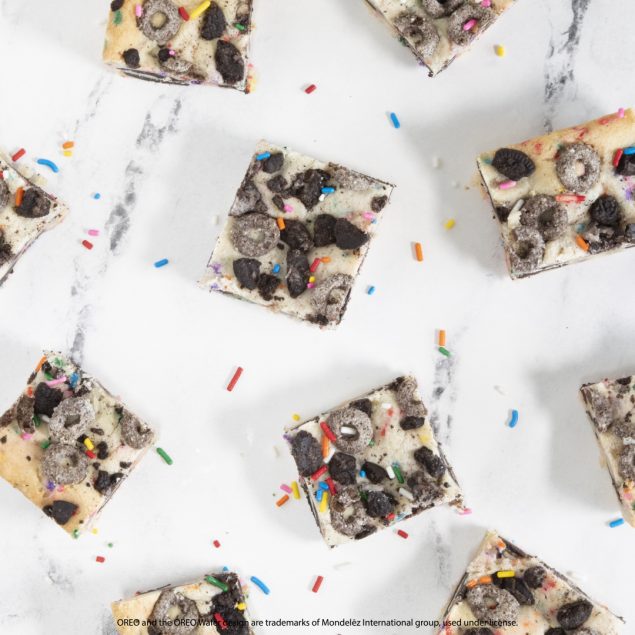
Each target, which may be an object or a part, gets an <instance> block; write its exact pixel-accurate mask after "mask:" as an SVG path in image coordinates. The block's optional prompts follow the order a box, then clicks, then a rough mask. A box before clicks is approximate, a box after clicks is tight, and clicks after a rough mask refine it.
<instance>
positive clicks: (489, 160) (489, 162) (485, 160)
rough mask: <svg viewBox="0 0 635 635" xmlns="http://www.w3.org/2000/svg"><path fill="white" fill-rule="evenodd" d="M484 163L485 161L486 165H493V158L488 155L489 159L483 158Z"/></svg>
mask: <svg viewBox="0 0 635 635" xmlns="http://www.w3.org/2000/svg"><path fill="white" fill-rule="evenodd" d="M483 163H485V165H492V160H491V159H490V158H489V157H488V158H487V159H483Z"/></svg>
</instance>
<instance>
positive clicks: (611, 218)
mask: <svg viewBox="0 0 635 635" xmlns="http://www.w3.org/2000/svg"><path fill="white" fill-rule="evenodd" d="M589 214H590V215H591V219H592V220H593V221H595V222H596V223H597V224H598V225H608V226H611V227H615V226H617V225H619V224H620V220H621V218H622V209H621V208H620V204H619V203H618V201H617V199H616V198H615V197H614V196H611V195H610V194H602V196H599V197H598V198H596V199H595V201H593V204H592V205H591V207H590V208H589Z"/></svg>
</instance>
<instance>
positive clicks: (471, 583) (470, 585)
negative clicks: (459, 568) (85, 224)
mask: <svg viewBox="0 0 635 635" xmlns="http://www.w3.org/2000/svg"><path fill="white" fill-rule="evenodd" d="M477 584H478V580H469V581H468V582H466V583H465V586H466V587H467V588H468V589H473V588H474V587H475V586H476V585H477Z"/></svg>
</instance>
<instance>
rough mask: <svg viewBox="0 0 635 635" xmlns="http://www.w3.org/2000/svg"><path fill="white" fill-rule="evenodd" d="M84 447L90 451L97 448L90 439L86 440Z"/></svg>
mask: <svg viewBox="0 0 635 635" xmlns="http://www.w3.org/2000/svg"><path fill="white" fill-rule="evenodd" d="M84 445H85V446H86V447H87V448H88V449H89V450H94V449H95V446H94V445H93V442H92V441H91V440H90V439H84Z"/></svg>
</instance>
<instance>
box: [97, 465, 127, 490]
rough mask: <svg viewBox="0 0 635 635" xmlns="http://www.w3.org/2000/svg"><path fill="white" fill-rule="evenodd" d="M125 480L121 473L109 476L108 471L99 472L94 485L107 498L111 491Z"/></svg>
mask: <svg viewBox="0 0 635 635" xmlns="http://www.w3.org/2000/svg"><path fill="white" fill-rule="evenodd" d="M122 478H123V474H122V473H121V472H115V473H114V474H109V473H108V472H106V470H99V472H98V473H97V478H96V479H95V482H94V483H93V487H94V488H95V489H96V490H97V491H98V492H99V493H100V494H102V495H103V496H106V495H107V494H108V493H109V492H110V490H111V489H112V488H113V487H114V486H115V485H116V484H117V483H118V482H119V481H120V480H121V479H122Z"/></svg>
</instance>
